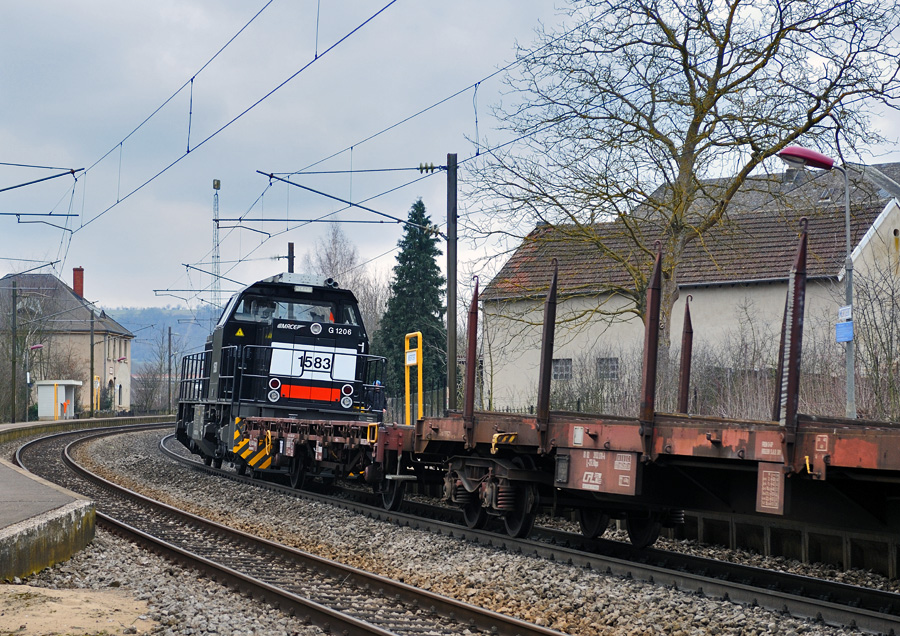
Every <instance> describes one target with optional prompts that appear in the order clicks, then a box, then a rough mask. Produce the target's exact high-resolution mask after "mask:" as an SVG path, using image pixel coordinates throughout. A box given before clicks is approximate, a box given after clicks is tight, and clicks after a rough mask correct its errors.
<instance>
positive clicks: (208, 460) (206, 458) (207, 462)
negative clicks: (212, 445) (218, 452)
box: [203, 455, 213, 466]
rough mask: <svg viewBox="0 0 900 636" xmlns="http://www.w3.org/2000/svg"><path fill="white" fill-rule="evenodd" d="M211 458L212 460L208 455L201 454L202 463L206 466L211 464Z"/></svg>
mask: <svg viewBox="0 0 900 636" xmlns="http://www.w3.org/2000/svg"><path fill="white" fill-rule="evenodd" d="M212 460H213V458H212V457H210V456H209V455H204V456H203V463H204V464H206V465H207V466H212Z"/></svg>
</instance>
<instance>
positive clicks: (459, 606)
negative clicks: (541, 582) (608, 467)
mask: <svg viewBox="0 0 900 636" xmlns="http://www.w3.org/2000/svg"><path fill="white" fill-rule="evenodd" d="M134 430H135V429H134V428H128V429H125V430H124V431H121V432H133V431H134ZM117 432H120V431H116V430H114V429H107V430H104V431H102V432H100V433H99V434H97V435H94V436H88V435H85V434H84V433H85V432H84V431H81V432H79V433H80V434H81V435H82V436H81V438H80V439H78V440H76V441H75V442H72V443H71V444H69V445H67V446H66V448H65V449H64V451H63V462H64V463H65V464H66V466H67V467H68V468H69V470H72V471H74V473H75V474H77V475H78V476H79V477H80V478H82V479H86V480H89V481H90V482H92V483H94V484H96V485H98V486H100V487H101V488H103V489H104V490H107V491H109V492H112V493H115V495H116V496H119V497H125V498H127V499H129V500H131V501H133V502H137V503H138V504H139V505H140V506H141V507H143V508H145V509H151V508H152V509H154V510H158V511H161V512H162V513H163V514H165V515H167V516H168V517H170V518H174V519H178V520H180V521H179V524H180V525H182V526H191V527H195V528H209V529H211V531H212V532H214V533H215V534H216V535H217V536H218V537H220V538H221V541H222V543H223V544H229V543H230V544H241V545H249V546H253V547H251V548H250V550H251V551H256V552H259V553H262V554H264V555H265V558H269V559H270V560H272V561H277V562H281V563H283V562H288V563H298V564H301V565H300V567H304V568H306V569H308V570H311V571H313V572H314V573H316V574H317V575H319V576H321V577H323V578H325V577H331V578H334V579H336V580H339V581H340V582H341V586H342V587H343V588H344V589H349V586H350V585H351V584H354V585H356V586H357V587H358V588H360V589H363V590H375V591H373V592H371V595H373V596H376V597H384V598H390V603H391V604H393V605H397V606H400V605H401V603H402V604H406V605H408V606H410V607H411V608H413V609H415V608H428V609H427V610H424V613H427V614H429V615H433V617H434V618H433V619H431V620H434V621H437V622H441V623H445V624H447V625H449V627H445V628H444V629H445V630H448V631H447V633H456V632H457V630H462V629H470V630H473V629H474V630H481V631H483V632H485V633H491V634H509V635H520V636H562V635H561V634H560V632H557V631H554V630H550V629H547V628H544V627H540V626H537V625H533V624H531V623H527V622H525V621H521V620H519V619H516V618H513V617H509V616H504V615H502V614H498V613H496V612H492V611H490V610H486V609H483V608H480V607H477V606H474V605H471V604H468V603H464V602H461V601H457V600H455V599H451V598H448V597H443V596H440V595H438V594H435V593H433V592H429V591H427V590H421V589H419V588H415V587H413V586H410V585H407V584H405V583H401V582H399V581H394V580H392V579H388V578H386V577H381V576H378V575H375V574H372V573H369V572H366V571H363V570H359V569H357V568H353V567H350V566H346V565H343V564H341V563H338V562H335V561H331V560H328V559H324V558H322V557H318V556H316V555H312V554H309V553H306V552H303V551H300V550H296V549H293V548H290V547H287V546H284V545H281V544H278V543H275V542H272V541H267V540H265V539H261V538H259V537H254V536H252V535H248V534H246V533H243V532H240V531H237V530H234V529H232V528H229V527H227V526H224V525H222V524H218V523H216V522H213V521H209V520H206V519H203V518H201V517H199V516H196V515H192V514H190V513H187V512H184V511H181V510H178V509H177V508H175V507H173V506H169V505H167V504H163V503H161V502H158V501H155V500H153V499H151V498H148V497H145V496H144V495H141V494H139V493H136V492H134V491H132V490H130V489H127V488H123V487H121V486H118V485H116V484H115V483H113V482H110V481H109V480H106V479H103V478H102V477H99V476H98V475H95V474H93V473H92V472H91V471H89V470H88V469H86V468H85V467H83V466H80V465H79V464H78V463H77V461H76V460H75V459H74V457H73V456H72V449H74V448H75V446H77V445H79V444H85V443H88V442H90V441H92V440H93V439H96V438H98V437H102V436H108V435H112V434H116V433H117ZM79 433H69V435H76V434H79ZM61 435H62V434H61ZM61 435H58V436H54V437H60V436H61ZM44 439H46V438H44ZM38 441H40V440H36V441H35V442H32V443H36V442H38ZM26 446H28V445H26ZM24 448H25V447H24V446H23V447H22V448H20V449H19V452H17V457H20V456H21V453H22V451H23V449H24ZM97 516H98V518H99V519H101V521H102V522H103V524H104V525H107V524H108V525H109V526H110V527H112V528H114V531H116V532H118V533H121V534H123V535H125V536H128V537H129V538H133V539H135V540H138V541H139V542H140V543H142V544H145V545H148V546H150V547H151V549H153V550H154V551H157V552H160V553H162V554H164V555H167V556H169V557H170V558H173V559H175V560H177V561H182V562H185V563H187V564H188V566H189V567H192V568H196V569H198V570H200V571H203V572H206V573H208V574H209V576H210V577H211V578H213V579H214V580H219V581H224V582H226V583H227V584H229V585H231V586H232V587H235V588H236V589H238V590H239V591H241V592H242V593H245V594H249V595H252V596H253V597H255V598H256V597H258V598H261V599H264V600H266V601H268V602H270V603H272V604H273V605H276V606H278V607H281V608H286V609H287V610H288V611H291V612H293V613H295V614H297V615H301V616H305V617H308V619H309V621H310V622H312V623H314V624H316V625H319V626H322V627H325V628H327V629H331V630H335V631H337V632H338V633H341V632H344V633H347V634H349V635H356V634H375V635H378V636H389V635H391V634H394V633H395V632H391V631H387V630H385V629H383V628H380V627H378V626H376V625H372V624H370V623H368V622H366V621H361V620H359V619H356V618H354V617H352V616H348V615H346V614H344V613H343V612H339V611H337V610H334V609H332V608H328V607H325V606H324V605H321V604H319V603H316V602H315V601H311V600H309V599H304V598H302V597H300V596H298V595H296V594H293V593H291V592H289V591H287V590H284V589H282V588H280V587H278V586H277V585H272V584H271V583H267V582H265V581H262V580H260V579H258V578H256V577H254V576H251V575H248V574H247V573H244V572H240V571H238V570H237V569H235V568H232V567H231V566H229V565H228V564H223V563H219V562H217V561H215V560H213V559H210V558H208V557H204V556H202V555H199V554H194V553H192V552H191V551H190V550H187V549H184V548H182V547H179V546H177V545H175V544H174V543H173V542H171V541H168V540H165V539H162V538H160V537H154V536H152V533H150V532H146V531H143V530H141V529H138V528H135V527H133V526H132V525H130V524H129V523H127V522H126V521H124V520H121V519H116V518H114V517H113V516H112V515H109V514H107V513H104V512H102V511H98V512H97ZM416 620H419V621H421V620H424V619H423V618H422V616H421V613H420V616H419V617H418V618H416ZM411 629H413V630H415V627H412V628H411ZM400 633H403V631H402V630H401V632H400ZM473 633H477V632H473Z"/></svg>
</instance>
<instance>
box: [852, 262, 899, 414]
mask: <svg viewBox="0 0 900 636" xmlns="http://www.w3.org/2000/svg"><path fill="white" fill-rule="evenodd" d="M853 284H854V294H855V296H856V302H855V303H854V304H853V311H854V313H855V314H856V315H855V316H854V321H855V323H856V332H857V333H856V338H857V343H858V348H857V361H858V362H859V369H858V370H859V372H860V373H861V374H862V376H863V377H861V378H860V379H859V388H860V389H861V390H860V398H861V399H860V402H861V406H862V408H861V411H863V412H864V414H865V416H866V417H868V418H873V419H886V420H891V421H893V422H898V421H900V262H898V257H897V255H896V254H893V255H892V258H890V259H884V260H883V261H875V262H874V263H872V264H871V265H870V266H869V267H868V268H867V269H866V270H865V271H864V272H862V274H861V275H858V276H857V277H856V278H855V279H854V281H853Z"/></svg>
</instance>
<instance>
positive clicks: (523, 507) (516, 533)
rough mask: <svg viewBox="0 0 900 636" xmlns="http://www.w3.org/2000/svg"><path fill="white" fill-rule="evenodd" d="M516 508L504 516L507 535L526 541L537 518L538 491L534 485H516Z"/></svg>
mask: <svg viewBox="0 0 900 636" xmlns="http://www.w3.org/2000/svg"><path fill="white" fill-rule="evenodd" d="M515 493H516V507H515V508H514V509H513V510H510V511H509V512H507V513H506V514H505V515H504V516H503V525H505V526H506V534H508V535H509V536H511V537H515V538H516V539H524V538H525V537H527V536H528V535H529V533H530V532H531V529H532V528H533V527H534V519H535V517H537V499H538V495H537V489H536V488H535V487H534V484H516V485H515Z"/></svg>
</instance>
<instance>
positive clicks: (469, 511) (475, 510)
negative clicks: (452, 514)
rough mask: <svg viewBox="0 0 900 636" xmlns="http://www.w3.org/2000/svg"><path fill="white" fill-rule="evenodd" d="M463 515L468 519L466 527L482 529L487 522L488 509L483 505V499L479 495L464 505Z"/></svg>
mask: <svg viewBox="0 0 900 636" xmlns="http://www.w3.org/2000/svg"><path fill="white" fill-rule="evenodd" d="M476 495H477V493H476ZM463 517H465V519H466V527H467V528H469V529H470V530H481V529H482V528H483V527H484V524H486V523H487V517H488V515H487V510H485V509H484V508H482V507H481V501H479V499H478V497H477V496H476V497H473V498H472V501H470V502H469V503H467V504H465V505H463Z"/></svg>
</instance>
